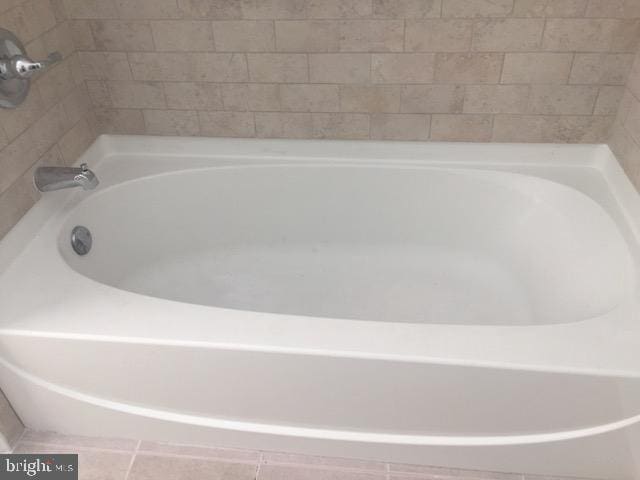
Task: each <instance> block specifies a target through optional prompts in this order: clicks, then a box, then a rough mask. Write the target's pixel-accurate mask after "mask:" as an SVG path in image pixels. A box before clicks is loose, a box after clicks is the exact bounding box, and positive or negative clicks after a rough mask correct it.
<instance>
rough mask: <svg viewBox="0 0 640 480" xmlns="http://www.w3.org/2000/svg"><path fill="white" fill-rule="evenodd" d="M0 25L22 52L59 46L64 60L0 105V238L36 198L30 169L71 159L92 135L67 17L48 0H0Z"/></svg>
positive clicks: (36, 54)
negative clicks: (10, 104) (13, 101)
mask: <svg viewBox="0 0 640 480" xmlns="http://www.w3.org/2000/svg"><path fill="white" fill-rule="evenodd" d="M0 28H5V29H8V30H10V31H12V32H14V33H15V34H16V35H17V36H18V37H19V38H20V39H21V40H22V41H23V42H24V44H25V46H26V49H27V53H28V54H29V55H30V56H31V57H32V58H35V59H43V58H45V57H46V56H47V54H48V53H50V52H52V51H55V50H57V51H59V52H60V53H61V54H62V55H63V57H64V59H63V61H62V62H60V63H59V64H57V65H55V66H53V67H51V68H50V69H49V70H48V71H45V72H42V73H39V74H37V75H36V77H35V78H34V79H33V80H32V85H31V91H30V93H29V96H28V97H27V99H26V101H25V102H24V103H23V104H22V105H21V106H20V107H19V108H17V109H15V110H7V109H0V238H2V237H3V236H4V234H5V233H6V232H8V231H9V229H10V228H11V227H12V226H13V225H14V224H15V223H16V222H17V221H18V220H19V219H20V217H22V215H23V214H24V213H25V212H26V211H27V210H28V209H29V208H30V207H31V206H32V205H33V204H34V203H35V202H36V200H37V199H38V194H37V192H36V191H35V189H34V188H33V185H32V176H33V169H34V168H35V167H36V166H37V165H40V164H51V165H63V164H71V163H73V162H75V160H76V159H77V158H78V156H79V155H80V154H81V153H82V152H83V151H84V150H85V149H86V148H87V146H88V145H90V144H91V142H92V141H93V140H94V138H95V133H94V131H93V129H92V125H93V124H94V122H93V121H90V120H89V116H90V115H91V109H92V106H91V102H90V99H89V96H88V94H87V89H86V85H85V81H84V77H83V75H82V72H81V71H80V70H79V63H78V61H77V54H76V53H75V51H76V49H75V46H74V43H73V38H72V37H71V31H70V29H69V22H68V21H67V20H66V14H65V13H64V10H63V9H62V6H61V5H59V4H58V2H55V1H51V2H50V1H49V0H0Z"/></svg>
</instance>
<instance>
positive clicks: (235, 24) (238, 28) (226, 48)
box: [213, 20, 276, 52]
mask: <svg viewBox="0 0 640 480" xmlns="http://www.w3.org/2000/svg"><path fill="white" fill-rule="evenodd" d="M213 35H214V38H215V45H216V50H217V51H218V52H273V51H275V45H276V41H275V31H274V26H273V22H271V21H258V20H256V21H230V20H227V21H215V22H213Z"/></svg>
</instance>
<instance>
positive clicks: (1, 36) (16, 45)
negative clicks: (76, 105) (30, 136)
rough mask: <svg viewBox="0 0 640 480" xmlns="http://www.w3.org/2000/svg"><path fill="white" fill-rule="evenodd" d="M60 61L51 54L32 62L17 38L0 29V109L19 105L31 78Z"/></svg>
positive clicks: (56, 53)
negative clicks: (44, 58)
mask: <svg viewBox="0 0 640 480" xmlns="http://www.w3.org/2000/svg"><path fill="white" fill-rule="evenodd" d="M60 60H62V55H60V54H59V53H58V52H53V53H51V54H49V57H48V58H47V59H46V60H42V61H40V62H34V61H33V60H31V59H30V58H29V57H28V56H27V54H26V51H25V49H24V45H23V44H22V42H21V41H20V40H18V37H16V36H15V35H14V34H13V33H11V32H10V31H8V30H5V29H3V28H0V107H3V108H15V107H17V106H18V105H20V104H21V103H22V102H23V101H24V99H25V98H26V97H27V94H28V93H29V88H30V86H31V80H30V78H31V76H32V75H33V74H34V73H36V72H37V71H39V70H42V69H43V68H46V67H48V66H49V65H51V64H53V63H56V62H59V61H60Z"/></svg>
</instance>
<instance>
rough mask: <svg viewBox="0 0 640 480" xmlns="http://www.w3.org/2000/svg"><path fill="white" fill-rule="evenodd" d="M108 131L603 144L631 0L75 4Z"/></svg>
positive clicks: (621, 70)
mask: <svg viewBox="0 0 640 480" xmlns="http://www.w3.org/2000/svg"><path fill="white" fill-rule="evenodd" d="M63 5H64V6H65V7H66V11H67V14H68V15H69V17H70V18H71V20H70V27H71V30H72V32H73V37H74V41H75V45H76V48H77V49H78V60H79V62H80V63H81V65H82V69H83V71H84V72H85V74H86V78H87V87H88V91H89V96H90V97H91V100H92V103H93V106H94V111H95V128H96V130H97V131H99V132H107V133H148V134H159V135H207V136H238V137H291V138H348V139H369V138H370V139H393V140H440V141H448V140H451V141H532V142H601V141H604V140H605V139H606V138H607V135H608V132H609V128H610V126H611V124H612V122H613V119H614V116H615V113H616V111H617V107H618V103H619V101H620V98H621V97H622V94H623V91H624V84H625V82H626V78H627V76H628V73H629V71H630V69H631V65H632V62H633V58H634V53H635V51H636V49H637V47H638V42H639V40H640V2H637V1H635V0H632V1H618V0H223V1H213V0H101V1H99V2H97V1H87V0H63Z"/></svg>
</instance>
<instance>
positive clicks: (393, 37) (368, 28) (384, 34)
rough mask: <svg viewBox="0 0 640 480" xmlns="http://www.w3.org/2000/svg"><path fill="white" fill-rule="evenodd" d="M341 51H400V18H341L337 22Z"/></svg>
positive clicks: (402, 42) (402, 47)
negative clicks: (341, 19)
mask: <svg viewBox="0 0 640 480" xmlns="http://www.w3.org/2000/svg"><path fill="white" fill-rule="evenodd" d="M339 26H340V32H339V39H340V51H341V52H401V51H402V50H403V49H404V21H402V20H343V21H341V22H340V23H339Z"/></svg>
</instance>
